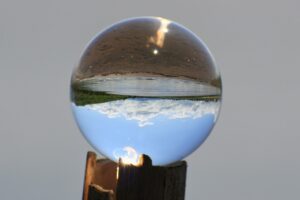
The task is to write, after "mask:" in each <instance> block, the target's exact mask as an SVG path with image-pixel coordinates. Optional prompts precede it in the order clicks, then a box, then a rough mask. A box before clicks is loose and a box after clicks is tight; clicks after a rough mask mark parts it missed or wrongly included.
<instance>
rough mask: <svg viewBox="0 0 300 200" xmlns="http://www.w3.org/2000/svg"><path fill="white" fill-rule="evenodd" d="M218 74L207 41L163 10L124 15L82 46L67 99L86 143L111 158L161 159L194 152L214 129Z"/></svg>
mask: <svg viewBox="0 0 300 200" xmlns="http://www.w3.org/2000/svg"><path fill="white" fill-rule="evenodd" d="M221 92H222V88H221V77H220V74H219V71H218V70H217V67H216V64H215V62H214V59H213V57H212V55H211V53H210V52H209V50H208V48H207V47H206V45H205V44H204V42H203V41H202V40H201V39H200V38H199V37H197V36H196V35H195V34H193V33H192V32H191V31H189V30H188V29H187V28H185V27H183V26H182V25H179V24H178V23H175V22H172V21H170V20H167V19H164V18H160V17H140V18H132V19H127V20H124V21H121V22H119V23H116V24H114V25H112V26H111V27H109V28H107V29H106V30H104V31H102V32H100V33H99V34H98V35H97V36H96V37H95V38H94V39H93V40H92V41H91V42H90V43H89V45H88V46H87V47H86V49H85V50H84V52H83V54H82V56H81V59H80V61H79V63H78V66H77V67H76V68H75V70H74V71H73V74H72V80H71V101H72V110H73V113H74V116H75V118H76V121H77V124H78V126H79V128H80V130H81V132H82V133H83V135H84V136H85V138H86V139H87V140H88V142H89V143H90V144H91V145H92V146H93V147H94V148H95V149H96V150H97V151H98V152H100V153H101V154H103V155H104V156H106V157H108V158H110V159H111V160H114V161H118V160H119V158H122V161H124V162H127V163H131V164H135V163H137V162H138V158H139V155H141V154H146V155H148V156H150V157H151V159H152V161H153V164H154V165H165V164H170V163H172V162H175V161H178V160H181V159H183V158H184V157H186V156H187V155H189V154H191V153H192V152H193V151H194V150H196V149H197V148H198V147H199V146H200V145H201V144H202V143H203V142H204V140H205V139H206V138H207V136H208V135H209V133H210V132H211V130H212V128H213V126H214V124H215V122H216V119H217V116H218V113H219V109H220V104H221Z"/></svg>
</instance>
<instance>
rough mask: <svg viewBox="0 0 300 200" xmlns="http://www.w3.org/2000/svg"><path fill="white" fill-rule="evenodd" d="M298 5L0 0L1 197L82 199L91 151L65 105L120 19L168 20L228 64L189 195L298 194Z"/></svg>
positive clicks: (249, 198) (262, 197)
mask: <svg viewBox="0 0 300 200" xmlns="http://www.w3.org/2000/svg"><path fill="white" fill-rule="evenodd" d="M299 7H300V2H299V1H297V0H286V1H277V0H252V1H245V0H227V1H224V0H202V1H198V0H187V1H171V0H166V1H158V0H152V1H144V0H132V1H114V0H112V1H99V0H98V1H96V0H91V1H76V0H73V1H71V0H60V1H58V0H52V1H50V0H47V1H46V0H27V1H16V0H0V27H1V28H0V91H1V103H0V194H1V199H3V200H19V199H24V200H41V199H43V200H53V199H57V200H60V199H61V200H75V199H81V195H82V181H83V175H84V174H83V172H84V164H85V163H84V162H85V155H86V152H87V151H88V150H91V149H92V148H91V147H90V146H89V145H88V143H87V142H86V141H85V139H84V138H83V137H82V136H81V134H80V132H79V130H78V128H77V127H76V125H75V122H74V120H73V118H72V115H71V111H70V105H69V96H68V95H69V94H68V93H69V80H70V76H71V72H72V69H73V67H74V66H75V65H76V63H77V61H78V60H79V56H80V54H81V52H82V51H83V49H84V47H85V46H86V44H87V43H88V42H89V40H90V39H91V38H92V37H93V36H94V35H95V34H96V33H97V32H99V31H100V30H102V29H103V28H105V27H107V26H109V25H111V24H112V23H115V22H116V21H119V20H121V19H124V18H128V17H135V16H149V15H151V16H162V17H165V18H169V19H171V20H174V21H177V22H179V23H180V24H183V25H184V26H186V27H187V28H189V29H191V30H192V31H193V32H194V33H196V34H197V35H199V36H200V37H201V38H202V39H203V40H204V41H205V42H206V44H207V45H208V47H209V48H210V50H211V51H212V53H213V55H214V57H215V59H216V61H217V64H218V66H219V68H220V70H221V73H222V78H223V86H224V91H223V92H224V93H223V94H224V96H223V97H224V102H223V107H222V112H221V115H220V118H219V120H218V123H217V125H216V127H215V129H214V130H213V132H212V134H211V136H210V137H209V138H208V140H207V141H206V142H205V144H204V145H202V146H201V147H200V149H198V151H197V152H195V153H194V154H192V155H191V156H190V157H188V158H187V161H188V164H189V169H188V182H187V191H186V192H187V193H186V199H187V200H196V199H205V200H216V199H223V200H238V199H243V200H268V199H272V200H282V199H299V198H300V172H299V169H300V159H299V152H300V145H299V140H300V136H299V133H298V132H299V127H298V123H299V114H298V113H299V112H300V106H299V102H300V92H299V89H298V86H299V85H300V79H299V73H300V68H299V66H300V60H299V53H300V40H299V35H300V12H299Z"/></svg>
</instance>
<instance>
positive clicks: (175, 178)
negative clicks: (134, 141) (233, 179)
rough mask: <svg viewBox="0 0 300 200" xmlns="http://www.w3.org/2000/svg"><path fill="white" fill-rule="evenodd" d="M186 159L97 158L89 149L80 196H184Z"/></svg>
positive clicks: (118, 199) (114, 199)
mask: <svg viewBox="0 0 300 200" xmlns="http://www.w3.org/2000/svg"><path fill="white" fill-rule="evenodd" d="M186 170H187V163H186V162H185V161H179V162H176V163H174V164H171V165H168V166H152V161H151V159H150V157H148V156H146V155H143V158H142V163H141V165H139V166H134V165H127V164H124V163H122V161H120V162H119V163H118V164H116V163H114V162H113V161H110V160H108V159H98V160H97V159H96V154H95V153H93V152H88V154H87V161H86V171H85V181H84V190H83V200H184V196H185V183H186Z"/></svg>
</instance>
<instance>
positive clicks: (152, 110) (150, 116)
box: [72, 99, 220, 165]
mask: <svg viewBox="0 0 300 200" xmlns="http://www.w3.org/2000/svg"><path fill="white" fill-rule="evenodd" d="M219 108H220V103H219V102H205V101H191V100H180V101H179V100H170V99H168V100H165V99H156V100H151V99H126V100H117V101H111V102H106V103H100V104H91V105H85V106H76V105H75V104H72V110H73V113H74V115H75V118H76V121H77V123H78V126H79V128H80V130H81V132H82V133H83V135H84V136H85V138H86V139H87V140H88V141H89V142H90V144H91V145H92V146H93V147H95V149H96V150H97V151H98V152H100V153H102V154H103V155H105V156H106V157H108V158H110V159H112V160H115V161H118V160H119V158H120V156H121V155H120V154H115V151H116V150H118V149H121V150H122V149H125V148H126V147H130V148H131V149H134V150H135V151H136V152H137V154H138V155H141V154H146V155H148V156H150V157H151V159H152V163H153V164H154V165H166V164H171V163H173V162H176V161H178V160H181V159H183V158H185V157H186V156H188V155H189V154H190V153H192V152H193V151H194V150H195V149H196V148H197V147H198V146H199V145H201V144H202V143H203V142H204V140H205V139H206V138H207V136H208V135H209V134H210V132H211V130H212V128H213V126H214V124H215V120H216V118H217V115H218V111H219ZM126 152H127V151H126ZM128 153H129V152H128ZM122 155H123V153H122ZM128 156H129V155H127V156H126V157H128ZM122 159H123V157H122Z"/></svg>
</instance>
